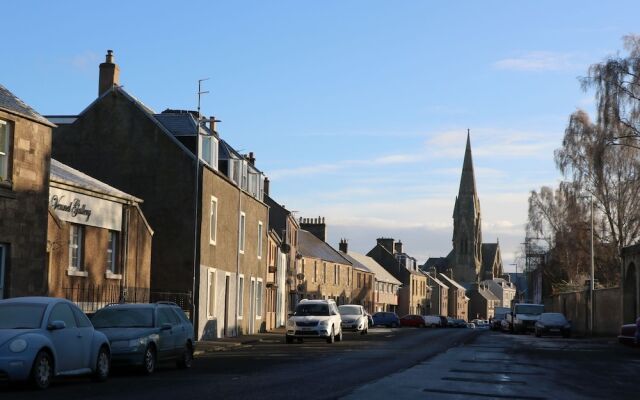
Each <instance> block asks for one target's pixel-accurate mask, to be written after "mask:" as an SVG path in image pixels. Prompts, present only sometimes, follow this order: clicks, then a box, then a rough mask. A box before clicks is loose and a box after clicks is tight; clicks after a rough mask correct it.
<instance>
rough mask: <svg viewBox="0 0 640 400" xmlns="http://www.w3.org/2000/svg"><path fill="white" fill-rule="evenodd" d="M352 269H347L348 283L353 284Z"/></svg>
mask: <svg viewBox="0 0 640 400" xmlns="http://www.w3.org/2000/svg"><path fill="white" fill-rule="evenodd" d="M351 273H352V272H351V270H350V269H347V285H349V286H350V285H351Z"/></svg>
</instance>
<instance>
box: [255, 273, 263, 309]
mask: <svg viewBox="0 0 640 400" xmlns="http://www.w3.org/2000/svg"><path fill="white" fill-rule="evenodd" d="M256 318H262V279H260V278H258V282H257V285H256Z"/></svg>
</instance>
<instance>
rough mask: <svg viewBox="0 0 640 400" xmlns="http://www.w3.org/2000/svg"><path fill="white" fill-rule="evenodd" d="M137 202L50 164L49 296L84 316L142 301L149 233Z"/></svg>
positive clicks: (147, 279)
mask: <svg viewBox="0 0 640 400" xmlns="http://www.w3.org/2000/svg"><path fill="white" fill-rule="evenodd" d="M141 203H142V200H140V199H138V198H136V197H134V196H131V195H129V194H127V193H124V192H122V191H120V190H118V189H115V188H113V187H111V186H109V185H107V184H105V183H103V182H100V181H98V180H97V179H94V178H91V177H90V176H88V175H86V174H84V173H82V172H80V171H77V170H75V169H73V168H71V167H69V166H67V165H64V164H62V163H60V162H58V161H56V160H53V159H52V160H51V178H50V183H49V220H48V230H47V250H48V266H47V271H48V273H47V278H48V279H47V280H48V287H49V291H48V295H49V296H54V297H64V298H67V299H69V300H72V301H74V302H75V303H77V304H78V305H79V306H80V307H81V308H82V309H83V310H84V311H85V312H95V311H96V310H97V309H98V308H101V307H103V306H104V305H106V304H109V303H114V302H118V301H121V300H125V301H130V302H147V301H150V300H152V299H151V297H150V293H149V287H150V269H151V245H152V243H151V242H152V235H153V231H152V230H151V227H150V226H149V224H148V223H147V221H146V219H145V217H144V215H143V214H142V210H141V209H140V204H141Z"/></svg>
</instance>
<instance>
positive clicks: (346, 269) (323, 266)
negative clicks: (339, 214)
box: [293, 218, 371, 306]
mask: <svg viewBox="0 0 640 400" xmlns="http://www.w3.org/2000/svg"><path fill="white" fill-rule="evenodd" d="M299 223H300V228H301V229H300V230H299V231H298V251H299V252H300V255H301V256H302V258H301V259H300V264H299V268H300V269H299V270H298V273H297V274H296V281H297V291H298V293H300V297H301V298H307V299H332V300H335V302H336V304H338V305H340V304H348V303H351V302H352V300H353V295H354V287H355V286H356V282H353V280H354V276H355V273H354V271H353V265H352V264H351V262H349V260H347V259H346V258H345V257H344V256H343V255H342V254H340V252H339V251H337V250H335V249H334V248H333V247H331V246H329V244H327V243H326V242H325V241H324V238H326V225H325V223H324V219H321V218H317V219H310V218H301V219H300V221H299ZM305 227H306V228H311V229H312V231H307V230H305V229H304V228H305ZM370 275H371V274H370ZM361 284H363V282H361ZM364 284H365V285H366V284H367V283H366V282H364ZM358 289H361V288H358ZM293 306H295V305H293Z"/></svg>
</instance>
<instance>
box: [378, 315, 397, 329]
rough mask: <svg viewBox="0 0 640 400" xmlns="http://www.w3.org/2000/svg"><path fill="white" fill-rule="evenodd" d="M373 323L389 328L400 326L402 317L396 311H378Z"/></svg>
mask: <svg viewBox="0 0 640 400" xmlns="http://www.w3.org/2000/svg"><path fill="white" fill-rule="evenodd" d="M372 318H373V325H384V326H387V327H389V328H397V327H399V326H400V318H399V317H398V314H396V313H394V312H377V313H375V314H373V317H372Z"/></svg>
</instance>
